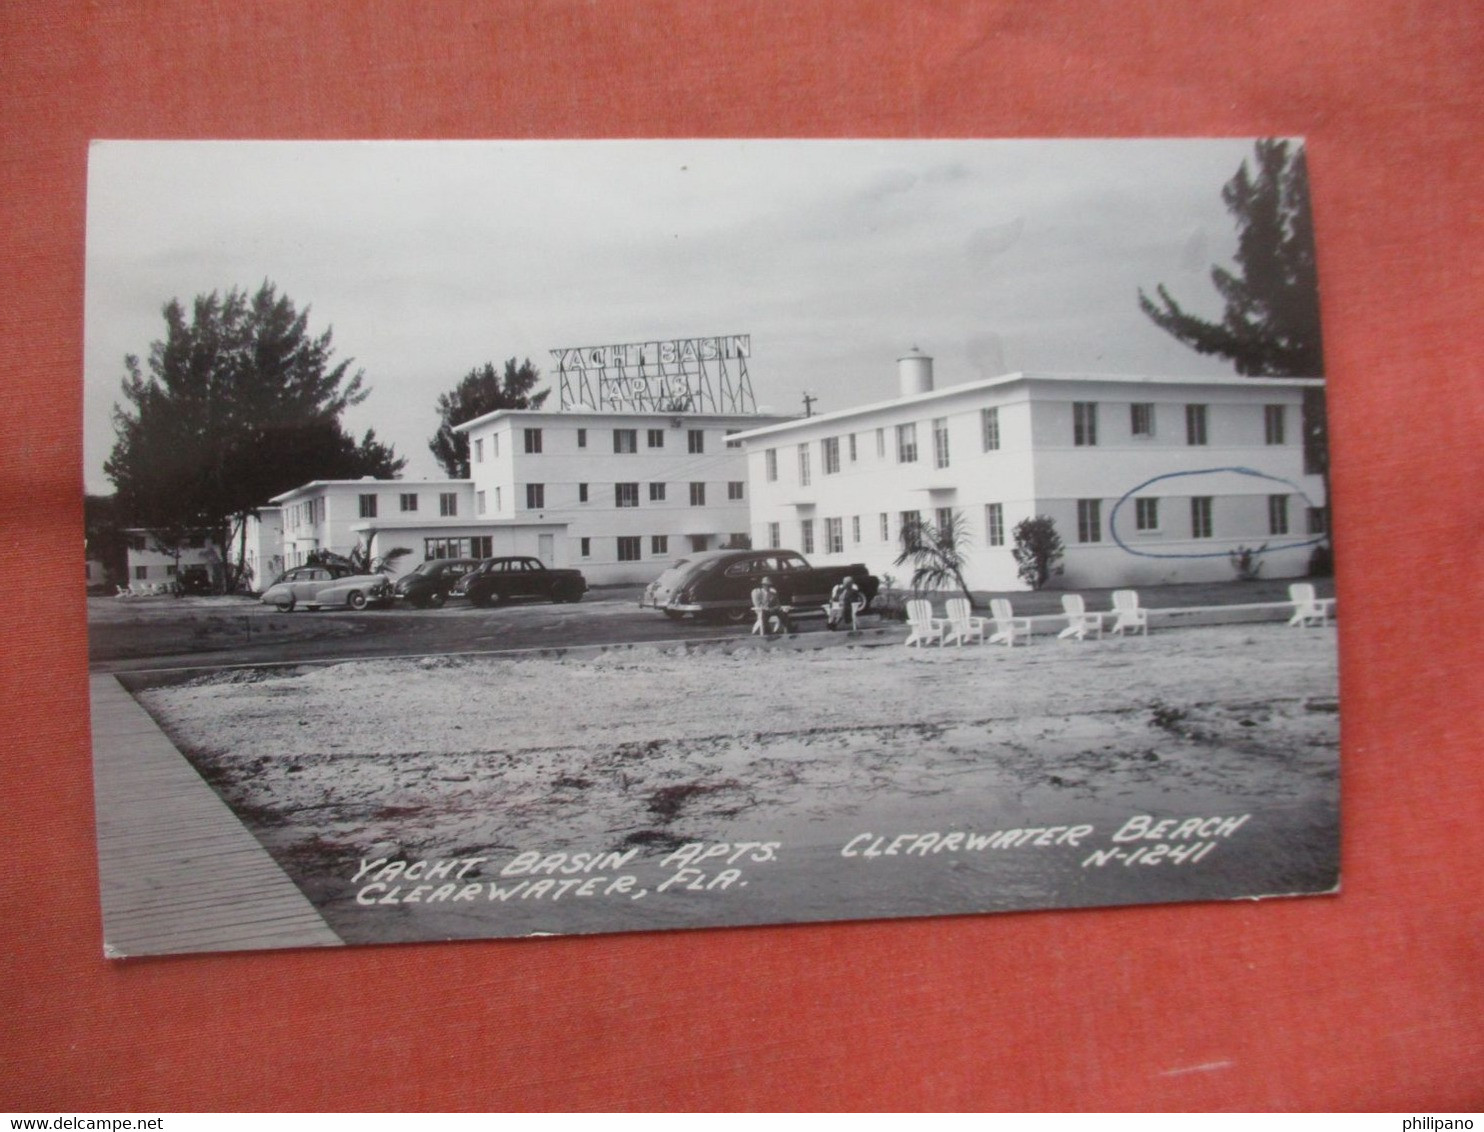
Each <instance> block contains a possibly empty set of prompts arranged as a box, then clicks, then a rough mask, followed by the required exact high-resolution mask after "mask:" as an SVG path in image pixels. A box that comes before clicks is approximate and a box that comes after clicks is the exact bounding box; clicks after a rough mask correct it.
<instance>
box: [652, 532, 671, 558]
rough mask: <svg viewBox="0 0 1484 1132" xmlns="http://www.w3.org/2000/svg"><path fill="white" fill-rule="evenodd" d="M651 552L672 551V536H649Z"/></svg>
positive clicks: (667, 552) (663, 552)
mask: <svg viewBox="0 0 1484 1132" xmlns="http://www.w3.org/2000/svg"><path fill="white" fill-rule="evenodd" d="M649 553H650V554H669V553H670V536H669V535H651V536H650V538H649Z"/></svg>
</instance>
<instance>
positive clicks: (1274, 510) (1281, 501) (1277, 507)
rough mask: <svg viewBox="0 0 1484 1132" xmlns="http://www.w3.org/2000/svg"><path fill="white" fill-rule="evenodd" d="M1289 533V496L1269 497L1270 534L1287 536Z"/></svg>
mask: <svg viewBox="0 0 1484 1132" xmlns="http://www.w3.org/2000/svg"><path fill="white" fill-rule="evenodd" d="M1287 533H1288V496H1286V495H1270V496H1268V534H1270V535H1286V534H1287Z"/></svg>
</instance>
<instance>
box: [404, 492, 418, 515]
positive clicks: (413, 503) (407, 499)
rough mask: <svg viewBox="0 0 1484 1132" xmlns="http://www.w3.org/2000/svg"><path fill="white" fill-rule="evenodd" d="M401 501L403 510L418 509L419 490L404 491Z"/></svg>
mask: <svg viewBox="0 0 1484 1132" xmlns="http://www.w3.org/2000/svg"><path fill="white" fill-rule="evenodd" d="M401 502H402V510H403V511H416V510H417V492H415V491H404V492H403V493H402V499H401Z"/></svg>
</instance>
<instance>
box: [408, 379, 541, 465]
mask: <svg viewBox="0 0 1484 1132" xmlns="http://www.w3.org/2000/svg"><path fill="white" fill-rule="evenodd" d="M539 380H541V373H540V371H539V370H537V369H536V367H535V366H533V365H532V364H531V359H530V358H527V359H526V360H525V361H523V362H522V363H520V365H518V366H517V365H516V364H515V359H514V358H508V359H507V360H506V362H505V375H504V378H503V380H502V379H501V376H500V374H499V372H498V371H497V370H496V369H495V366H494V363H493V362H485V363H484V365H482V366H480V367H478V368H476V369H471V370H470V371H469V372H468V373H466V374H465V375H464V378H463V380H462V381H460V382H459V383H458V385H457V386H456V387H455V388H454V389H453V390H452V392H449V393H440V394H439V395H438V416H439V419H440V423H439V425H438V431H437V432H436V433H434V434H433V437H432V439H431V440H429V441H428V450H429V451H431V452H432V453H433V456H434V458H435V459H437V461H438V463H439V465H440V466H441V467H442V468H443V471H444V474H445V475H447V476H448V477H449V478H450V479H457V480H461V479H468V478H469V434H468V433H465V432H455V431H454V426H455V425H461V424H464V423H466V422H468V421H472V420H474V419H475V418H476V417H482V416H484V415H485V414H486V413H493V412H495V411H496V410H498V409H539V408H540V407H541V406H542V404H543V403H544V402H545V401H546V398H547V396H548V394H549V393H550V390H543V391H542V392H540V393H534V394H533V393H532V392H531V390H532V389H534V388H535V386H536V382H538V381H539Z"/></svg>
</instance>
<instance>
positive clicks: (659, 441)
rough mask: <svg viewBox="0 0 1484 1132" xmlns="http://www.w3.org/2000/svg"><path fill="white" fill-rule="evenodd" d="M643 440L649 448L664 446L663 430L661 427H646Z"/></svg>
mask: <svg viewBox="0 0 1484 1132" xmlns="http://www.w3.org/2000/svg"><path fill="white" fill-rule="evenodd" d="M644 442H645V443H646V444H648V445H649V447H651V448H663V447H664V446H665V430H664V429H662V428H651V429H648V430H647V432H646V435H645V437H644Z"/></svg>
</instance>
